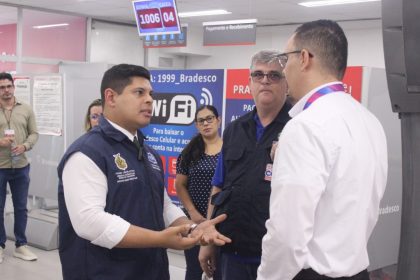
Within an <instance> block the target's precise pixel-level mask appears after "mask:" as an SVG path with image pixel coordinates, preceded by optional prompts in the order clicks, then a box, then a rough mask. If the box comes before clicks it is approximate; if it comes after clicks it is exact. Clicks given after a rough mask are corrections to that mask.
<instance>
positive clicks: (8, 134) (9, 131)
mask: <svg viewBox="0 0 420 280" xmlns="http://www.w3.org/2000/svg"><path fill="white" fill-rule="evenodd" d="M4 136H6V137H14V136H15V130H14V129H5V130H4Z"/></svg>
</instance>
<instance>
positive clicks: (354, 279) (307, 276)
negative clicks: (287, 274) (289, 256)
mask: <svg viewBox="0 0 420 280" xmlns="http://www.w3.org/2000/svg"><path fill="white" fill-rule="evenodd" d="M329 279H335V280H369V273H368V272H367V270H363V271H362V272H360V273H358V274H356V275H354V276H350V277H339V278H331V277H328V276H325V275H319V274H318V273H317V272H315V271H314V270H313V269H311V268H308V269H303V270H301V271H300V272H299V273H298V275H296V276H295V278H293V280H329Z"/></svg>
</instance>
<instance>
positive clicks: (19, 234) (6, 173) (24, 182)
mask: <svg viewBox="0 0 420 280" xmlns="http://www.w3.org/2000/svg"><path fill="white" fill-rule="evenodd" d="M7 183H9V185H10V191H11V193H12V201H13V208H14V217H15V225H14V233H15V238H16V242H15V245H16V247H19V246H22V245H25V244H26V243H27V241H26V236H25V230H26V223H27V220H28V209H27V208H26V204H27V202H28V189H29V164H28V165H27V166H25V167H23V168H0V246H1V247H3V248H4V246H5V243H6V230H5V228H4V206H5V202H6V187H7Z"/></svg>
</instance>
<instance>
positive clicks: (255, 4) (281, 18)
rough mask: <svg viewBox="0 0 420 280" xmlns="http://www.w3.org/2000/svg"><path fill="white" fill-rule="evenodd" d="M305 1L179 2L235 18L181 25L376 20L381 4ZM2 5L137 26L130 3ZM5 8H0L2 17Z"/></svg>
mask: <svg viewBox="0 0 420 280" xmlns="http://www.w3.org/2000/svg"><path fill="white" fill-rule="evenodd" d="M301 1H304V0H177V6H178V11H179V12H190V11H198V10H207V9H225V10H228V11H230V12H232V14H230V15H221V16H211V17H195V18H188V19H187V18H183V19H181V22H182V23H188V24H191V25H201V23H202V22H204V21H214V20H229V19H247V18H257V19H258V25H281V24H289V23H301V22H305V21H309V20H315V19H319V18H329V19H333V20H346V21H347V20H358V19H377V18H380V17H381V2H370V3H360V4H347V5H338V6H329V7H317V8H306V7H303V6H299V5H298V4H297V3H299V2H301ZM1 3H11V4H16V5H23V6H31V7H38V8H42V9H49V10H56V11H63V12H70V13H76V14H80V15H84V16H91V17H94V18H100V19H105V20H112V21H119V22H126V23H127V22H128V23H133V24H134V23H135V19H134V13H133V11H132V4H131V0H0V4H1ZM2 13H3V8H0V15H1V14H2Z"/></svg>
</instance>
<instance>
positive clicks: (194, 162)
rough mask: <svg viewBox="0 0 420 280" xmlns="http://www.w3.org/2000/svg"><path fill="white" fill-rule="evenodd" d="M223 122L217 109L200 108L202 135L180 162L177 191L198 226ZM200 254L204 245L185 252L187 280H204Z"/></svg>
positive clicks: (198, 124) (197, 115)
mask: <svg viewBox="0 0 420 280" xmlns="http://www.w3.org/2000/svg"><path fill="white" fill-rule="evenodd" d="M220 122H221V120H220V118H219V114H218V112H217V109H216V108H215V107H214V106H211V105H204V106H201V107H199V108H198V109H197V111H196V113H195V126H196V128H197V130H198V134H197V135H196V136H194V137H193V138H192V139H191V141H190V142H189V143H188V145H187V146H186V147H185V148H184V150H183V151H182V153H181V154H180V155H179V157H178V159H177V163H176V181H175V187H176V192H177V195H178V198H179V199H180V201H181V203H182V205H183V206H184V211H185V212H186V214H187V216H188V217H189V218H190V219H191V220H192V221H193V222H194V223H196V224H200V223H202V222H203V221H206V216H207V207H208V204H209V197H210V192H211V187H212V185H211V180H212V178H213V175H214V170H215V168H216V164H217V159H218V157H219V153H220V150H221V148H222V139H221V138H220V135H219V128H220ZM199 251H200V246H194V247H193V248H191V249H188V250H185V251H184V253H185V260H186V264H187V271H186V275H185V279H186V280H201V279H202V278H201V277H202V274H203V270H202V269H201V267H200V263H199V262H198V253H199ZM214 278H215V279H216V277H214Z"/></svg>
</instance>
